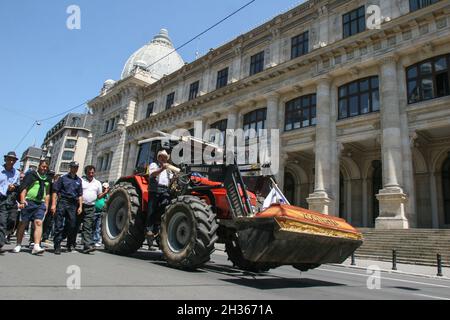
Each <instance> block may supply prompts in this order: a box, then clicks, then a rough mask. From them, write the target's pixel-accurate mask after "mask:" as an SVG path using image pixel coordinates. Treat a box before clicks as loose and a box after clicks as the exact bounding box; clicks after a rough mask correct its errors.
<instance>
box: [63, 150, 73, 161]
mask: <svg viewBox="0 0 450 320" xmlns="http://www.w3.org/2000/svg"><path fill="white" fill-rule="evenodd" d="M74 154H75V153H74V152H73V151H64V152H63V154H62V160H64V161H71V160H73V156H74Z"/></svg>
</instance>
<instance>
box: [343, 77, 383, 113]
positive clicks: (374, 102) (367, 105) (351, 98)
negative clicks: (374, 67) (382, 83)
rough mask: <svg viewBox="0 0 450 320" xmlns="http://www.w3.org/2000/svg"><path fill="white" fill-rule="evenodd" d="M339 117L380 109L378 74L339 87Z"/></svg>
mask: <svg viewBox="0 0 450 320" xmlns="http://www.w3.org/2000/svg"><path fill="white" fill-rule="evenodd" d="M338 92H339V115H338V116H339V119H345V118H349V117H354V116H358V115H362V114H367V113H370V112H375V111H379V110H380V98H379V97H380V93H379V82H378V76H374V77H369V78H364V79H360V80H357V81H354V82H351V83H348V84H346V85H344V86H342V87H340V88H339V90H338Z"/></svg>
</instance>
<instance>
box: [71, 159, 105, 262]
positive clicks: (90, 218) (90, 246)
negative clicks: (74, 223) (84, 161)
mask: <svg viewBox="0 0 450 320" xmlns="http://www.w3.org/2000/svg"><path fill="white" fill-rule="evenodd" d="M84 173H85V175H86V176H85V177H83V213H82V214H81V216H78V218H79V219H78V225H80V223H81V222H83V229H82V231H81V239H82V241H83V246H84V248H83V251H82V252H83V253H89V252H92V251H94V250H95V246H94V239H93V232H94V219H95V202H96V201H97V200H98V199H102V198H104V197H105V196H106V194H107V193H108V192H107V191H103V190H102V184H101V183H100V181H98V180H97V179H95V167H94V166H91V165H89V166H87V167H86V168H85V169H84ZM77 229H78V227H77Z"/></svg>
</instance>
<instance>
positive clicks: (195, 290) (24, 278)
mask: <svg viewBox="0 0 450 320" xmlns="http://www.w3.org/2000/svg"><path fill="white" fill-rule="evenodd" d="M8 248H12V246H8V247H7V249H8ZM51 251H52V250H51V249H50V250H49V252H46V253H45V254H44V255H43V256H32V255H31V253H30V251H28V249H27V251H23V252H21V253H18V254H13V253H5V254H4V255H1V256H0V299H88V300H91V299H120V300H124V299H125V300H126V299H165V300H178V299H183V300H185V299H187V300H197V299H202V300H211V299H212V300H228V299H232V300H241V299H245V300H289V299H295V300H299V299H300V300H311V299H314V300H318V299H326V300H329V299H331V300H334V299H344V300H346V299H352V300H354V299H357V300H359V299H376V300H378V299H394V300H395V299H407V300H411V299H421V300H422V299H438V300H441V299H450V281H448V280H439V279H429V278H423V277H418V276H407V275H397V274H396V275H392V274H388V273H381V275H380V278H379V284H380V286H379V289H369V288H368V285H367V283H368V282H369V284H377V283H378V278H370V279H369V278H368V277H369V275H368V274H367V273H366V270H355V269H350V268H346V267H341V266H322V267H320V268H319V269H316V270H312V271H309V272H303V273H300V272H299V271H297V270H296V269H294V268H292V267H290V266H285V267H280V268H277V269H274V270H271V271H269V272H267V273H262V274H254V273H247V272H242V271H240V270H237V269H235V268H233V267H232V265H231V264H230V263H229V262H228V261H227V257H226V255H225V253H224V252H222V251H219V250H218V251H216V252H215V253H214V254H213V256H212V259H211V261H210V262H209V263H208V264H206V265H205V266H204V267H203V268H201V269H199V270H197V271H195V272H187V271H181V270H177V269H173V268H170V267H168V266H167V265H166V263H165V262H164V260H163V259H162V257H161V253H160V252H158V251H156V252H150V251H147V250H141V251H139V252H137V253H136V254H134V255H133V256H131V257H121V256H115V255H112V254H108V253H106V252H103V251H101V250H100V251H96V252H95V253H94V254H90V255H85V254H82V253H79V252H76V253H63V254H62V255H61V256H56V255H54V254H53V253H51ZM71 266H76V267H71ZM74 270H75V273H73V272H74ZM78 271H79V275H80V277H79V278H78V279H79V280H80V289H69V288H68V286H67V282H69V285H70V286H71V287H73V286H76V285H77V284H78V283H77V281H76V280H74V279H76V278H75V277H74V275H76V274H78ZM68 280H69V281H68Z"/></svg>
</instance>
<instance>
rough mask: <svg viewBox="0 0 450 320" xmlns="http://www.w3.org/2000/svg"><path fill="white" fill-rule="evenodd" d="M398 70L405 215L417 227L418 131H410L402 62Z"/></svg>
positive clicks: (412, 226) (404, 73)
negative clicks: (414, 153)
mask: <svg viewBox="0 0 450 320" xmlns="http://www.w3.org/2000/svg"><path fill="white" fill-rule="evenodd" d="M397 71H398V89H399V92H398V97H399V107H400V123H401V127H400V129H401V139H402V159H403V172H402V174H403V187H404V193H405V194H407V195H408V197H407V202H406V203H405V215H406V218H407V219H408V222H409V227H411V228H416V227H417V223H418V221H417V212H416V188H415V177H414V165H413V150H414V148H415V140H416V139H417V133H415V132H413V133H411V134H410V132H409V122H408V114H407V113H406V108H407V107H408V100H407V97H408V90H407V85H406V71H405V68H404V67H403V65H402V64H401V63H399V64H398V65H397Z"/></svg>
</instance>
